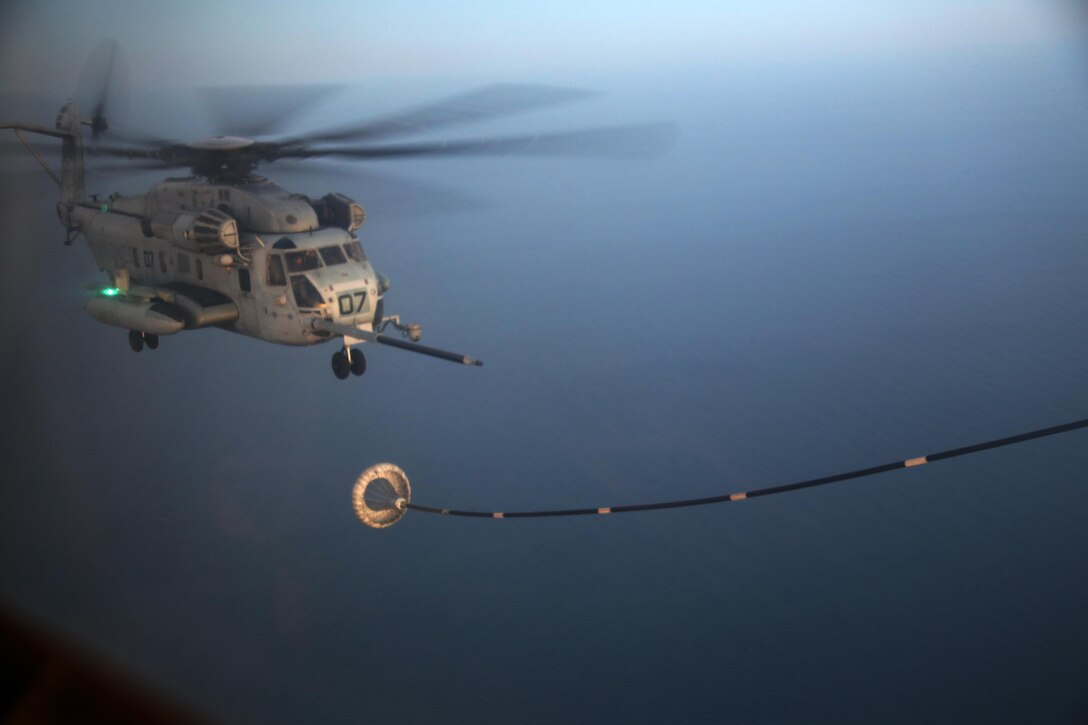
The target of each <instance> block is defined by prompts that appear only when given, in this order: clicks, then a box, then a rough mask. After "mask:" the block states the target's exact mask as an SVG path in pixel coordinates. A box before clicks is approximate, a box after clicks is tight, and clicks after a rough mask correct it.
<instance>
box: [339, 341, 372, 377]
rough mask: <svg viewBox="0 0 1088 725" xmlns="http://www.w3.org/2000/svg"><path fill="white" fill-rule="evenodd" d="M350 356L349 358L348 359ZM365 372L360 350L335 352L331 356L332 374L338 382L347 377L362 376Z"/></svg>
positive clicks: (364, 359)
mask: <svg viewBox="0 0 1088 725" xmlns="http://www.w3.org/2000/svg"><path fill="white" fill-rule="evenodd" d="M349 355H350V357H349ZM365 372H366V357H364V356H363V352H362V351H361V350H352V349H351V348H348V349H347V350H337V351H336V352H334V353H333V355H332V374H333V375H335V376H336V377H337V379H339V380H344V379H346V378H347V376H348V375H362V374H363V373H365Z"/></svg>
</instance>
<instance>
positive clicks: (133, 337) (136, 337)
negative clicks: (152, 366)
mask: <svg viewBox="0 0 1088 725" xmlns="http://www.w3.org/2000/svg"><path fill="white" fill-rule="evenodd" d="M128 344H129V347H131V348H132V351H133V352H140V350H143V349H144V345H147V349H148V350H154V349H156V348H157V347H158V346H159V336H158V335H152V334H151V333H149V332H140V331H139V330H129V331H128Z"/></svg>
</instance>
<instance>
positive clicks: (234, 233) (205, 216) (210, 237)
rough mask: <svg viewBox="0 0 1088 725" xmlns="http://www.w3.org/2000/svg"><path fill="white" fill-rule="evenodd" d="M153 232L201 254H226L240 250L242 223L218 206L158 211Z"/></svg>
mask: <svg viewBox="0 0 1088 725" xmlns="http://www.w3.org/2000/svg"><path fill="white" fill-rule="evenodd" d="M151 233H152V234H154V235H155V236H156V237H158V238H160V239H166V240H167V241H169V242H172V243H173V244H175V245H176V246H178V247H181V248H182V249H187V250H189V251H190V252H197V253H199V254H224V253H227V252H234V251H236V250H237V249H238V222H237V221H235V219H234V217H232V216H230V215H228V214H224V213H223V212H221V211H219V210H218V209H205V210H204V211H202V212H199V213H197V212H186V211H182V212H163V213H161V214H156V215H155V216H154V217H152V218H151Z"/></svg>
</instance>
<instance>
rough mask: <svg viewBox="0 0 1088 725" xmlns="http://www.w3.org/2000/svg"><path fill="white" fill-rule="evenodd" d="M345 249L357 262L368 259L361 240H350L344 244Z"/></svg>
mask: <svg viewBox="0 0 1088 725" xmlns="http://www.w3.org/2000/svg"><path fill="white" fill-rule="evenodd" d="M344 251H345V252H347V253H348V256H349V257H351V258H352V259H354V260H355V261H356V262H365V261H366V255H365V254H364V253H363V247H362V245H360V244H359V242H348V243H347V244H345V245H344Z"/></svg>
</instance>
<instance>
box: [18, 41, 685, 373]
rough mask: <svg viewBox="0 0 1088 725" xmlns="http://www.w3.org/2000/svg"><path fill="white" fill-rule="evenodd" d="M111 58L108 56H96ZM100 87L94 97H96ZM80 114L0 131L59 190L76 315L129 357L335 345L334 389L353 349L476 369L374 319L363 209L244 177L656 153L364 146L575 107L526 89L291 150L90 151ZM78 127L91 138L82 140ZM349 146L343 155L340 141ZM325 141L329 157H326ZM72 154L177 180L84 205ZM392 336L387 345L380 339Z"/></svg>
mask: <svg viewBox="0 0 1088 725" xmlns="http://www.w3.org/2000/svg"><path fill="white" fill-rule="evenodd" d="M113 52H115V48H113V49H111V59H110V62H111V65H112V53H113ZM107 87H108V86H107ZM106 95H107V94H106V93H105V91H103V93H102V96H101V98H100V100H99V102H98V103H97V104H95V106H94V109H93V113H92V114H91V117H90V118H85V117H83V116H82V115H81V114H80V110H79V108H78V106H77V104H76V103H75V102H74V101H69V102H68V103H66V104H65V105H64V106H63V107H62V108H61V109H60V111H59V113H58V114H57V117H56V123H55V126H54V127H53V128H50V127H46V126H40V125H33V124H26V123H0V129H11V130H13V131H14V132H15V134H16V135H17V136H18V138H19V140H20V141H22V142H23V144H24V145H25V146H26V147H27V149H28V150H29V151H30V152H31V153H32V154H34V157H35V159H36V160H37V161H38V162H39V164H40V165H41V166H42V168H43V169H45V171H46V172H47V173H48V174H49V175H50V176H51V177H52V178H53V180H54V181H55V182H56V183H57V185H58V186H59V187H60V200H59V203H58V204H57V213H58V216H59V217H60V221H61V223H62V224H63V225H64V227H65V229H66V232H67V235H66V239H65V243H66V244H71V242H72V240H73V239H74V238H75V236H76V235H82V236H83V237H84V238H85V239H86V241H87V244H88V246H89V247H90V250H91V253H92V254H93V255H94V259H95V262H96V263H97V265H98V266H99V268H100V269H101V270H102V271H104V272H106V273H107V274H108V275H109V280H110V281H109V285H108V286H107V287H106V288H104V289H101V290H99V291H98V293H97V294H96V296H95V297H94V298H92V299H91V300H90V301H89V302H88V304H87V312H88V313H89V314H90V315H91V316H92V317H93V318H94V319H96V320H97V321H99V322H102V323H105V324H107V325H113V326H115V327H120V328H124V329H127V330H128V331H129V333H128V335H129V344H130V345H131V347H132V349H133V350H134V351H137V352H139V351H140V350H142V349H143V348H144V347H147V348H148V349H152V350H153V349H156V348H157V347H158V345H159V337H160V336H162V335H173V334H176V333H178V332H182V331H184V330H193V329H199V328H203V327H218V328H220V329H224V330H228V331H231V332H237V333H241V334H243V335H249V336H251V337H256V338H259V339H262V340H267V341H269V342H275V343H280V344H284V345H313V344H318V343H325V342H329V341H336V342H338V343H339V349H338V350H337V351H336V352H335V353H334V354H333V356H332V370H333V373H334V374H335V375H336V377H337V378H340V379H345V378H347V377H348V376H349V375H351V374H354V375H362V374H363V373H364V372H365V371H366V358H365V357H364V355H363V352H362V350H360V349H358V347H357V346H359V345H360V344H362V343H374V344H378V345H384V346H389V347H395V348H399V349H401V350H406V351H409V352H415V353H420V354H423V355H429V356H431V357H435V358H439V359H442V360H449V361H451V362H456V363H461V364H464V365H481V362H480V361H479V360H476V359H474V358H471V357H468V356H467V355H461V354H459V353H453V352H448V351H446V350H440V349H437V348H433V347H428V346H426V345H421V344H419V340H420V338H421V335H422V326H421V325H420V324H418V323H402V322H401V320H400V318H399V316H397V315H391V316H386V315H385V310H384V301H385V295H386V293H387V292H388V290H389V287H390V283H389V280H388V279H387V278H386V277H385V276H383V275H382V274H380V273H378V272H377V271H376V270H375V269H374V268H373V266H372V265H371V264H370V262H369V261H368V259H367V256H366V253H365V252H364V250H363V247H362V245H361V243H360V240H359V237H358V231H359V229H360V227H362V225H363V222H364V219H365V213H364V210H363V207H362V206H361V205H360V204H359V203H357V202H356V201H354V200H353V199H350V198H348V197H347V196H345V195H343V194H339V193H329V194H326V195H324V196H321V197H319V198H310V197H308V196H305V195H303V194H297V193H291V192H289V191H287V190H286V189H284V188H282V187H280V186H278V185H276V184H275V183H273V182H272V181H270V180H269V179H267V178H265V177H263V176H259V175H258V174H256V173H255V172H256V169H257V168H258V166H259V165H261V164H266V163H270V162H274V161H277V160H280V159H310V158H320V157H337V158H342V159H354V160H367V159H390V158H410V157H428V156H455V155H485V154H486V155H500V154H531V155H540V154H548V155H554V154H558V155H569V154H572V153H573V154H585V153H587V152H588V153H589V154H600V153H601V152H604V153H605V154H609V155H612V154H614V153H615V152H617V151H618V152H620V153H621V155H629V153H628V152H630V151H632V150H633V151H635V152H636V153H638V152H641V151H646V150H647V149H652V148H654V147H659V146H660V145H661V141H662V138H663V135H665V134H667V133H668V131H669V129H668V127H667V126H665V125H661V124H657V125H642V126H623V127H611V128H598V129H590V130H578V131H568V132H560V133H552V134H543V135H531V136H512V137H503V138H486V139H474V140H463V141H452V142H449V141H447V142H427V141H424V142H409V143H399V144H388V143H385V144H382V145H375V144H374V142H375V141H384V140H385V139H388V138H391V137H394V136H397V135H401V134H406V133H417V132H419V131H421V130H429V129H431V128H435V127H439V126H444V125H449V124H453V123H461V122H465V121H476V120H482V119H485V118H490V117H494V116H499V115H505V114H508V113H512V112H517V111H523V110H528V109H530V108H534V107H539V106H542V105H550V104H553V103H557V102H560V101H565V100H569V99H571V98H575V97H580V96H582V95H584V93H582V92H578V91H569V90H565V89H554V88H534V87H529V86H501V87H500V86H496V87H491V88H487V89H483V90H481V91H476V92H473V93H470V94H466V95H464V96H461V97H457V98H455V99H451V100H448V101H445V102H441V103H438V104H434V105H431V106H424V107H421V108H417V109H414V110H412V111H410V112H406V113H403V114H400V115H395V116H390V117H384V118H381V119H378V120H375V121H371V122H368V123H363V124H360V125H355V126H353V127H348V128H344V127H342V128H338V129H331V130H327V131H323V132H318V133H313V134H308V135H307V136H306V138H296V137H288V138H283V139H279V140H271V141H269V140H255V139H252V138H244V137H242V136H214V137H209V138H204V139H200V140H196V141H191V142H181V143H178V142H166V141H160V140H151V139H150V138H149V137H147V136H142V137H140V138H137V139H136V140H134V141H133V140H129V141H128V142H126V143H125V144H123V145H118V144H117V143H116V142H113V143H107V142H100V138H102V139H104V137H105V136H106V135H107V132H109V131H111V129H110V124H109V122H108V121H107V119H106V117H105V98H106ZM84 127H89V128H90V129H91V134H92V142H91V143H87V144H85V139H84V133H83V129H84ZM23 133H31V134H37V135H41V136H47V137H52V138H56V139H60V140H61V144H62V148H61V172H60V174H59V176H58V175H56V174H54V173H53V171H52V170H51V169H50V168H49V166H48V165H47V164H46V163H45V162H44V160H43V159H42V158H41V156H39V155H38V154H37V153H36V152H35V150H34V149H33V148H32V147H31V146H30V144H29V143H27V141H26V139H25V137H24V136H23V135H22V134H23ZM344 142H351V143H352V144H353V145H343V144H344ZM336 144H340V145H336ZM85 150H86V151H87V152H88V153H90V154H92V155H93V156H95V157H99V156H104V157H108V158H113V159H118V158H120V159H124V160H125V161H123V162H121V164H122V167H123V168H124V167H125V165H126V164H128V165H129V168H133V169H146V168H164V169H167V168H188V169H189V174H188V175H186V176H183V177H175V178H167V179H166V180H164V181H162V182H159V183H157V184H155V185H153V186H152V187H151V189H150V190H149V191H148V192H147V193H146V194H142V195H138V196H120V195H117V194H114V195H111V196H109V197H107V198H102V199H100V198H99V197H97V196H90V197H89V196H88V195H87V193H86V181H85V177H86V174H85V166H84V160H85V159H84V156H85ZM390 328H392V329H393V330H395V331H396V332H398V333H400V334H399V335H391V334H386V331H387V330H389V329H390Z"/></svg>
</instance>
